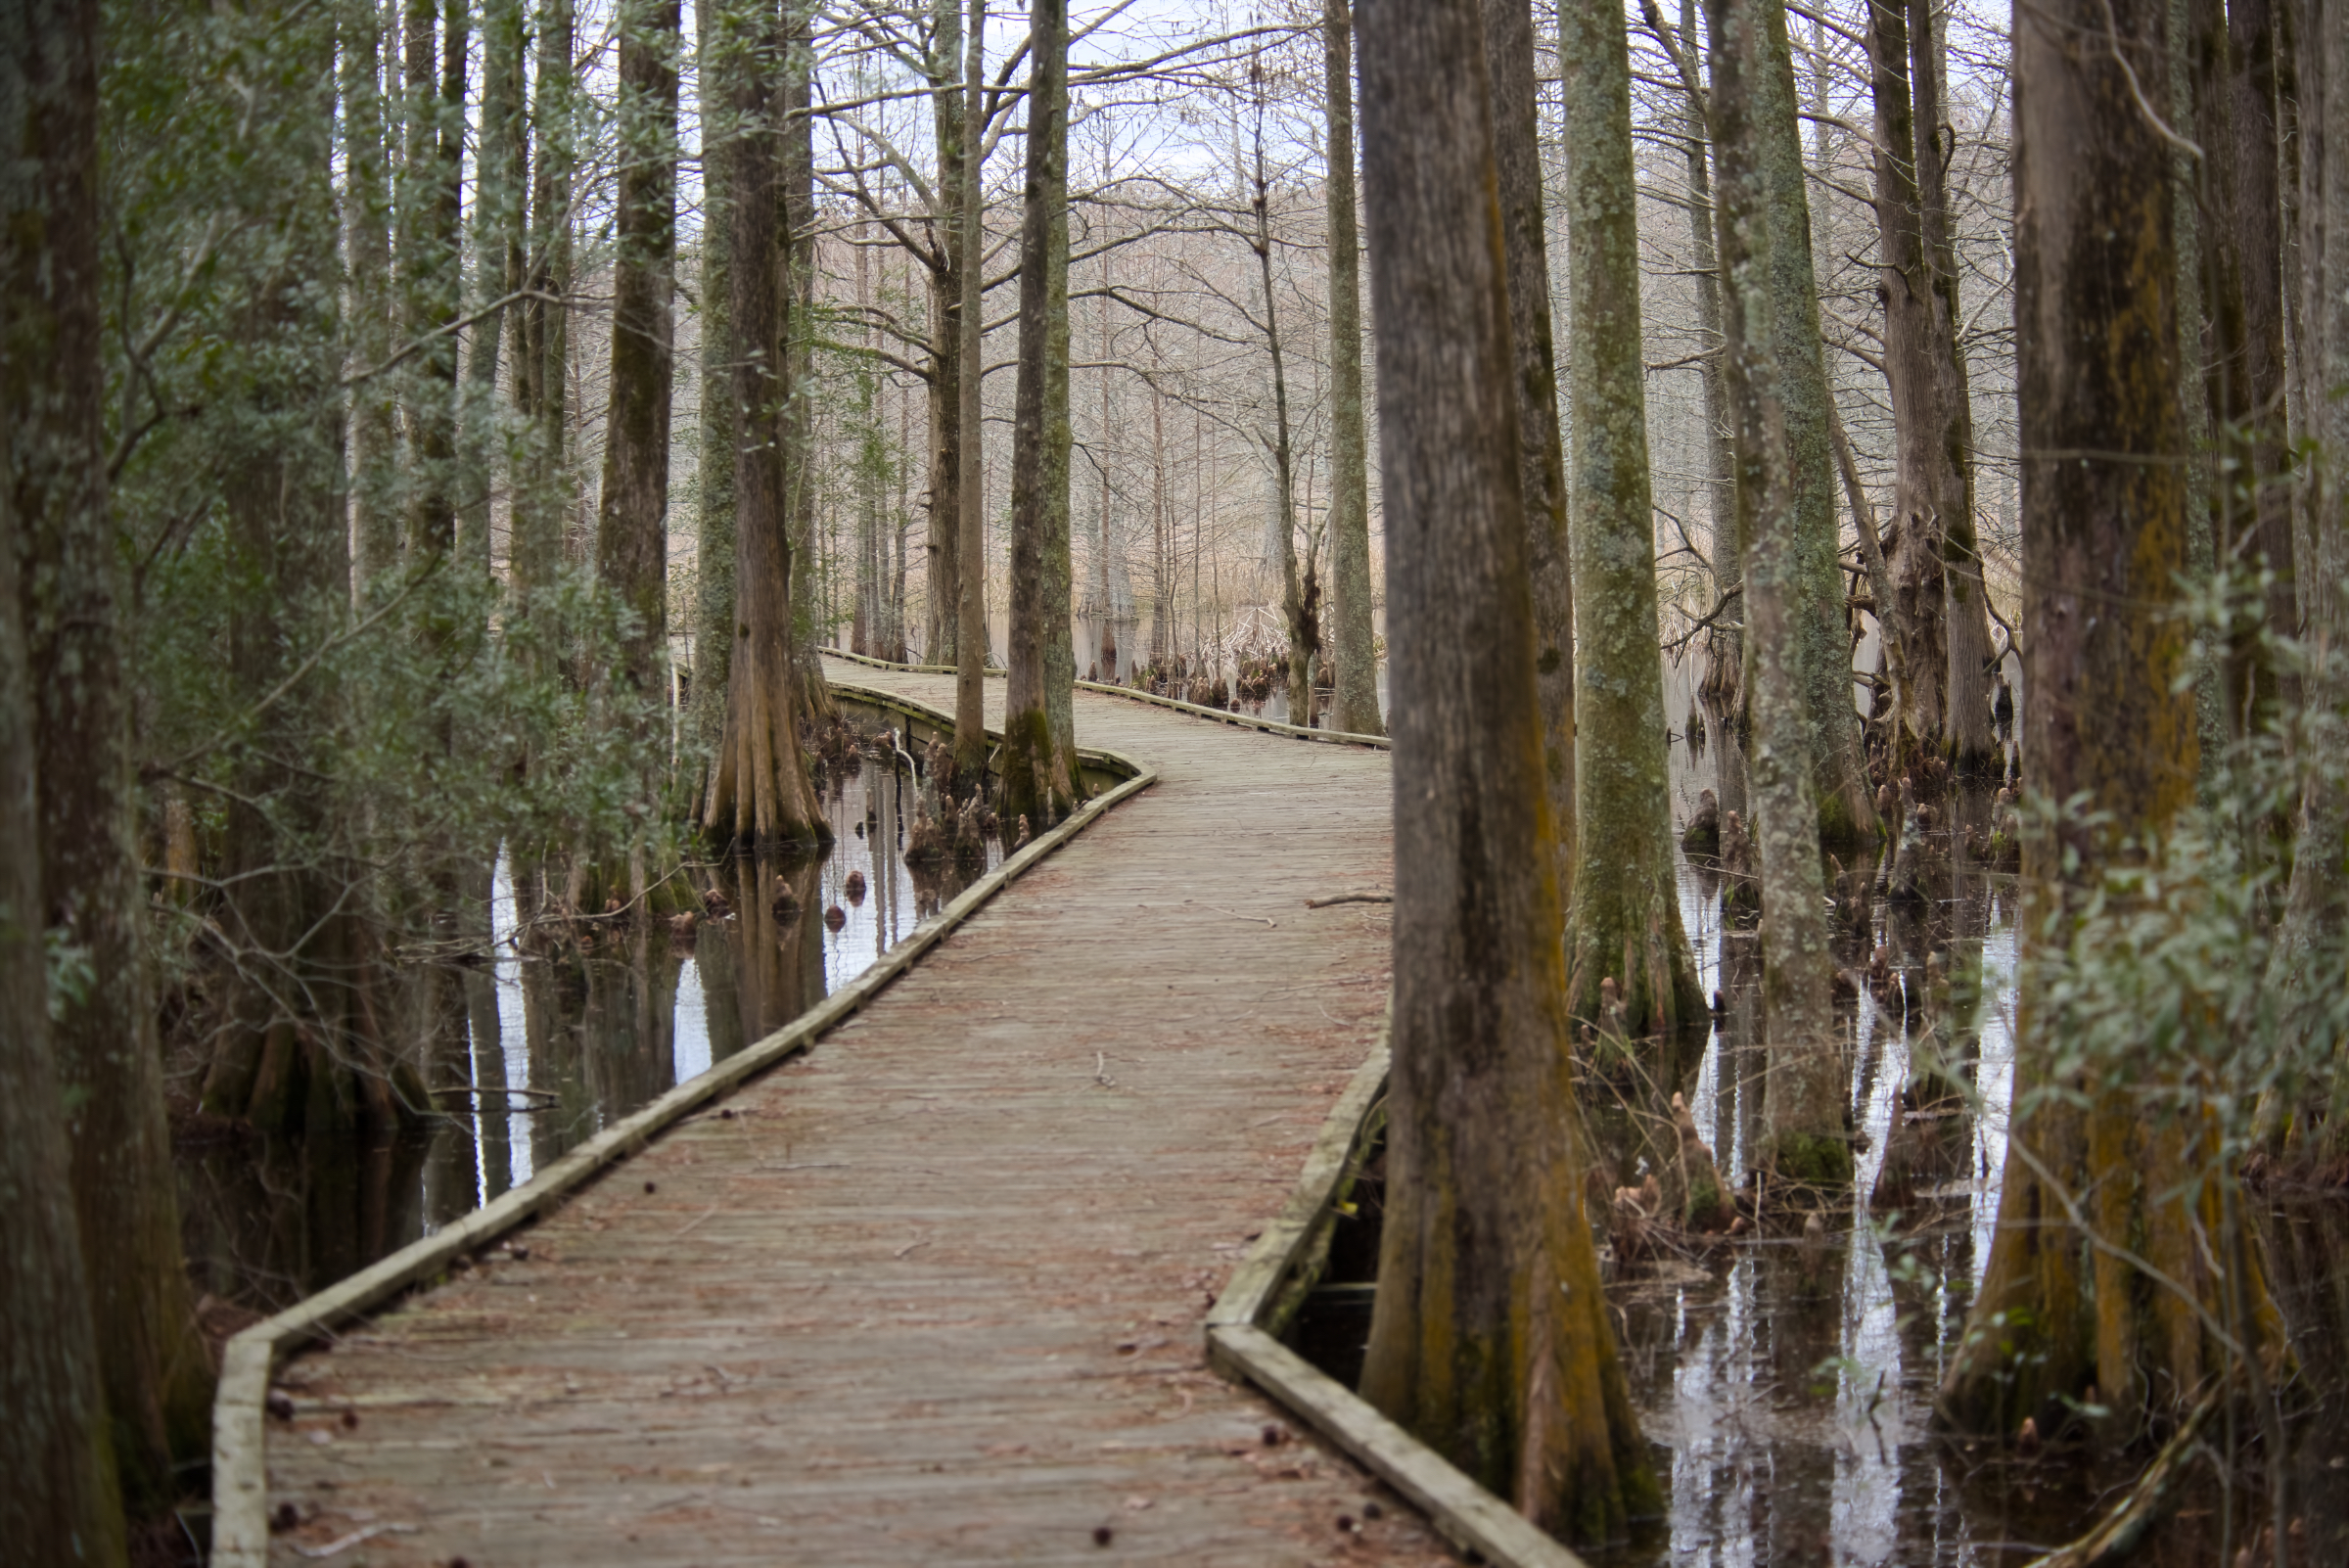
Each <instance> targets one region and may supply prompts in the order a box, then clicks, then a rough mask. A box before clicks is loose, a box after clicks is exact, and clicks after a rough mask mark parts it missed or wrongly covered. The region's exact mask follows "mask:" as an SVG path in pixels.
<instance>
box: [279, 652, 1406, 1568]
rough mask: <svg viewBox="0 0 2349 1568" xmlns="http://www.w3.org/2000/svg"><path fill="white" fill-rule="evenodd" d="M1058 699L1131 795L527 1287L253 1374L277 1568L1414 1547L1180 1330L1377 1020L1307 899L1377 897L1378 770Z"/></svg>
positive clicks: (584, 1212) (600, 1194) (1364, 987)
mask: <svg viewBox="0 0 2349 1568" xmlns="http://www.w3.org/2000/svg"><path fill="white" fill-rule="evenodd" d="M834 672H835V673H836V674H838V675H839V676H840V677H841V678H843V679H845V680H850V681H853V682H856V683H858V684H863V685H868V686H872V687H876V688H881V689H885V690H889V691H892V692H894V693H897V694H898V695H900V696H903V697H906V698H909V699H912V700H916V701H920V702H924V703H927V704H930V705H932V706H935V707H946V706H950V702H951V682H950V680H949V679H948V678H946V677H943V676H938V675H933V674H920V673H912V672H900V671H889V670H880V669H869V668H860V667H852V666H848V665H845V664H843V665H839V666H837V667H835V670H834ZM999 695H1000V687H999V686H997V687H995V688H993V689H992V690H990V699H994V700H999ZM1077 701H1078V724H1079V730H1080V735H1081V738H1082V740H1084V741H1085V742H1086V743H1087V744H1089V745H1097V746H1101V747H1105V748H1107V749H1109V750H1112V751H1115V752H1118V753H1121V754H1123V755H1125V756H1127V757H1130V758H1133V759H1135V760H1136V761H1139V762H1141V763H1143V764H1144V765H1146V766H1148V767H1149V768H1151V769H1153V770H1154V771H1155V772H1156V774H1157V775H1158V777H1157V782H1156V784H1155V785H1154V787H1152V788H1151V789H1149V790H1148V791H1147V792H1145V793H1142V794H1140V795H1138V796H1137V797H1135V798H1134V799H1133V800H1131V801H1129V802H1128V803H1127V804H1126V805H1124V806H1122V807H1119V808H1118V809H1117V810H1115V811H1114V812H1111V813H1110V814H1108V815H1107V816H1105V817H1103V818H1102V819H1101V820H1100V821H1099V822H1098V823H1096V824H1095V825H1094V826H1093V827H1092V828H1091V829H1090V830H1089V831H1088V832H1086V833H1085V834H1084V835H1083V836H1082V837H1081V838H1078V839H1076V840H1075V841H1073V842H1072V843H1070V844H1069V845H1067V846H1066V847H1065V848H1063V849H1062V850H1060V851H1059V853H1056V854H1055V855H1054V856H1052V857H1051V858H1050V859H1048V860H1046V861H1043V862H1042V863H1040V864H1039V865H1037V866H1036V867H1035V868H1034V869H1032V870H1030V871H1029V872H1028V873H1027V875H1025V876H1024V877H1022V878H1021V879H1020V880H1019V881H1017V882H1015V883H1013V884H1011V885H1010V886H1009V887H1007V888H1005V889H1004V890H1003V891H1002V892H1001V893H1000V894H999V895H997V897H996V898H995V899H993V900H992V901H991V902H990V903H989V904H988V905H986V906H985V907H984V908H983V909H981V910H980V911H979V912H978V913H976V914H975V915H973V916H972V917H971V918H970V919H969V920H968V921H967V922H966V923H965V924H963V925H962V926H960V927H959V928H957V929H956V930H955V931H953V932H952V933H950V934H949V935H947V936H945V937H944V939H942V940H941V941H939V942H938V943H937V944H936V945H935V946H933V947H932V948H931V949H930V950H929V951H928V952H927V953H925V954H924V955H923V957H922V958H921V960H920V962H919V963H917V964H915V965H914V966H912V967H911V968H910V969H909V970H907V971H906V972H905V973H904V974H903V975H901V976H900V977H898V979H896V980H895V981H893V982H892V983H891V984H890V985H889V987H888V988H887V989H886V991H884V992H881V993H880V994H879V995H877V996H876V997H874V998H873V999H872V1000H871V1001H869V1002H868V1003H867V1004H866V1005H865V1006H864V1007H863V1008H862V1009H861V1010H859V1011H858V1012H857V1013H856V1014H855V1015H854V1016H853V1017H852V1018H850V1019H849V1020H848V1021H846V1022H845V1023H843V1024H841V1025H839V1026H838V1027H837V1028H835V1029H833V1030H832V1031H831V1032H830V1033H829V1034H827V1035H825V1036H824V1037H823V1038H822V1039H821V1041H820V1042H818V1043H817V1044H816V1045H815V1046H814V1047H813V1048H811V1049H809V1050H808V1051H806V1053H804V1054H802V1055H800V1056H798V1057H796V1058H794V1059H793V1060H792V1061H791V1062H789V1063H788V1064H786V1065H784V1066H781V1067H778V1068H776V1069H774V1070H772V1071H770V1072H768V1073H766V1074H765V1075H763V1076H761V1077H759V1078H757V1079H755V1080H754V1081H752V1082H750V1083H748V1084H744V1085H742V1086H741V1087H739V1088H737V1089H735V1090H734V1091H733V1092H732V1093H731V1094H730V1095H729V1096H728V1097H726V1098H725V1099H724V1101H723V1102H722V1104H713V1105H711V1106H708V1107H707V1108H705V1109H703V1110H701V1111H700V1112H698V1113H697V1114H695V1115H693V1116H691V1117H690V1118H688V1119H686V1120H685V1121H683V1122H682V1123H680V1124H679V1125H677V1126H676V1127H674V1128H673V1129H671V1130H669V1131H668V1132H667V1133H666V1134H664V1135H662V1136H660V1137H659V1138H658V1139H657V1140H656V1141H654V1142H653V1143H652V1144H651V1145H650V1146H649V1147H648V1148H646V1149H645V1150H644V1151H643V1152H642V1153H640V1154H638V1155H636V1156H635V1157H634V1158H632V1159H630V1160H629V1161H628V1162H627V1163H626V1164H625V1165H624V1166H622V1167H620V1168H619V1169H618V1170H616V1171H614V1172H612V1173H609V1174H607V1175H606V1176H604V1177H603V1178H602V1179H600V1180H599V1181H597V1182H596V1183H594V1184H593V1185H591V1186H588V1187H587V1188H585V1189H584V1190H583V1191H581V1192H580V1193H579V1194H578V1195H577V1196H576V1198H575V1199H573V1200H572V1201H571V1202H569V1203H568V1204H566V1205H565V1206H563V1207H562V1208H560V1209H559V1210H557V1211H556V1212H554V1213H552V1214H550V1215H548V1216H547V1217H546V1218H544V1219H543V1220H541V1221H540V1222H538V1223H537V1224H536V1225H535V1226H534V1227H533V1228H532V1229H531V1230H530V1232H528V1234H527V1236H526V1237H524V1238H523V1239H525V1240H527V1242H528V1243H529V1256H528V1258H527V1260H520V1261H517V1260H512V1259H510V1258H509V1259H505V1260H502V1261H497V1262H494V1263H491V1264H490V1265H489V1266H488V1267H486V1268H477V1269H474V1270H472V1271H470V1272H468V1273H465V1274H461V1275H459V1276H457V1277H455V1278H454V1279H452V1280H450V1281H449V1282H447V1283H444V1284H441V1285H439V1286H438V1287H437V1288H434V1289H431V1290H428V1291H424V1292H422V1293H420V1294H418V1295H415V1296H412V1297H410V1298H408V1299H407V1300H405V1301H404V1302H402V1303H401V1304H400V1305H398V1306H397V1307H396V1308H394V1309H392V1310H391V1311H389V1312H387V1313H386V1314H383V1315H382V1316H380V1317H377V1318H375V1319H372V1320H370V1321H367V1322H365V1323H363V1324H361V1325H359V1327H358V1328H357V1329H355V1330H354V1331H352V1332H350V1333H348V1334H346V1335H345V1337H344V1338H342V1339H341V1340H340V1341H339V1342H337V1343H335V1344H334V1345H332V1346H331V1347H324V1348H320V1349H317V1350H314V1351H311V1352H309V1353H306V1354H303V1355H300V1356H298V1357H296V1358H295V1359H294V1360H292V1361H291V1362H290V1363H289V1364H287V1365H286V1366H285V1367H284V1368H282V1369H281V1371H280V1373H279V1380H278V1387H279V1389H280V1390H281V1391H282V1393H283V1394H284V1395H285V1396H286V1400H285V1401H280V1402H279V1403H278V1408H279V1409H280V1410H281V1411H282V1410H286V1409H288V1408H289V1405H288V1403H287V1402H286V1401H290V1410H291V1415H290V1418H273V1419H271V1420H269V1421H268V1422H267V1423H266V1435H265V1438H264V1440H263V1441H264V1442H265V1448H266V1458H267V1471H268V1487H269V1494H268V1495H269V1499H270V1503H271V1506H272V1507H273V1508H275V1509H278V1510H281V1511H282V1510H284V1509H287V1508H291V1509H292V1510H293V1511H292V1513H291V1515H288V1516H287V1517H290V1518H291V1519H293V1520H294V1521H295V1523H294V1527H293V1528H292V1529H290V1530H288V1531H286V1532H285V1533H283V1534H281V1535H279V1536H278V1537H277V1538H276V1541H275V1543H274V1545H273V1549H272V1552H271V1555H272V1558H273V1560H281V1561H285V1562H299V1561H305V1560H311V1554H313V1553H315V1552H317V1551H319V1550H321V1549H322V1548H324V1547H327V1546H331V1545H336V1544H337V1543H339V1542H348V1543H349V1545H347V1546H345V1552H344V1554H343V1555H341V1556H340V1557H339V1558H338V1560H341V1561H345V1562H350V1561H360V1560H364V1561H368V1562H371V1563H379V1564H390V1563H441V1564H444V1563H448V1562H450V1561H452V1560H454V1559H456V1558H459V1557H462V1558H463V1559H464V1560H465V1561H466V1562H468V1563H469V1564H475V1565H489V1564H508V1563H559V1564H563V1565H566V1568H568V1565H572V1564H583V1563H591V1562H629V1563H721V1562H761V1563H809V1564H850V1563H875V1564H879V1563H900V1562H905V1563H911V1562H919V1563H950V1562H974V1563H976V1562H1022V1563H1030V1562H1034V1563H1043V1562H1057V1561H1063V1560H1083V1561H1088V1562H1093V1561H1111V1560H1125V1561H1157V1562H1184V1563H1234V1564H1256V1563H1265V1564H1276V1563H1309V1562H1331V1561H1348V1562H1422V1561H1427V1560H1429V1559H1431V1558H1436V1557H1440V1556H1441V1547H1440V1545H1439V1544H1438V1543H1437V1542H1436V1540H1435V1538H1434V1537H1433V1536H1432V1534H1431V1533H1430V1532H1429V1531H1428V1529H1427V1527H1426V1526H1425V1525H1424V1524H1423V1523H1422V1522H1421V1521H1420V1520H1419V1519H1418V1518H1417V1517H1416V1516H1415V1515H1412V1514H1411V1513H1409V1511H1408V1510H1405V1509H1402V1508H1398V1507H1397V1506H1396V1505H1395V1503H1394V1500H1393V1499H1392V1498H1391V1497H1388V1498H1387V1499H1385V1503H1384V1506H1383V1507H1382V1508H1380V1509H1378V1510H1376V1511H1375V1514H1373V1512H1372V1510H1368V1509H1366V1508H1365V1506H1364V1504H1365V1502H1366V1501H1372V1500H1377V1499H1376V1494H1375V1490H1374V1489H1373V1488H1372V1486H1371V1484H1370V1483H1369V1482H1368V1481H1367V1480H1366V1478H1365V1477H1364V1476H1363V1475H1362V1474H1361V1473H1360V1472H1359V1470H1357V1469H1355V1468H1354V1467H1353V1466H1352V1464H1351V1463H1350V1462H1349V1461H1347V1460H1345V1459H1344V1458H1342V1457H1340V1456H1337V1455H1336V1454H1334V1453H1329V1452H1326V1451H1323V1450H1322V1449H1320V1448H1319V1447H1318V1446H1317V1445H1316V1444H1315V1443H1314V1442H1313V1441H1312V1440H1311V1439H1309V1438H1306V1437H1303V1436H1301V1435H1299V1434H1297V1433H1296V1432H1295V1431H1294V1430H1293V1429H1292V1428H1290V1426H1289V1425H1288V1423H1287V1422H1286V1421H1285V1419H1284V1418H1283V1417H1282V1416H1281V1415H1280V1413H1279V1412H1278V1411H1277V1409H1276V1408H1275V1407H1272V1406H1270V1405H1268V1404H1267V1403H1266V1402H1265V1401H1264V1400H1263V1399H1261V1398H1260V1397H1258V1396H1256V1395H1254V1394H1252V1393H1250V1392H1249V1391H1247V1390H1245V1389H1243V1388H1240V1387H1236V1386H1234V1385H1232V1384H1229V1383H1226V1382H1224V1381H1223V1380H1221V1379H1220V1378H1218V1377H1217V1376H1215V1374H1214V1373H1213V1372H1212V1371H1211V1370H1210V1369H1209V1368H1208V1367H1207V1365H1206V1362H1205V1359H1204V1355H1203V1338H1202V1333H1201V1327H1202V1324H1203V1322H1204V1320H1205V1316H1206V1314H1207V1311H1208V1309H1209V1307H1210V1306H1211V1304H1212V1303H1213V1301H1214V1299H1215V1297H1216V1294H1217V1293H1218V1292H1219V1291H1220V1290H1221V1287H1222V1286H1223V1284H1224V1282H1225V1280H1226V1279H1227V1278H1228V1276H1229V1275H1230V1273H1231V1271H1232V1269H1233V1268H1234V1266H1235V1265H1236V1264H1237V1263H1238V1261H1239V1260H1240V1259H1241V1258H1242V1257H1243V1256H1244V1255H1245V1254H1246V1252H1247V1249H1248V1247H1249V1244H1250V1242H1251V1240H1252V1239H1253V1237H1254V1235H1255V1234H1256V1233H1257V1232H1259V1231H1261V1230H1262V1229H1263V1228H1264V1226H1265V1225H1266V1223H1267V1221H1268V1220H1269V1219H1270V1217H1272V1216H1273V1215H1275V1214H1277V1213H1278V1212H1279V1211H1280V1209H1281V1207H1282V1205H1283V1203H1284V1202H1285V1201H1286V1199H1287V1198H1288V1195H1289V1191H1290V1188H1291V1185H1292V1184H1293V1182H1294V1181H1295V1179H1296V1176H1297V1173H1298V1170H1299V1168H1300V1166H1301V1164H1302V1162H1303V1161H1304V1158H1305V1156H1306V1154H1307V1152H1308V1151H1309V1150H1310V1149H1311V1148H1312V1146H1313V1143H1314V1140H1315V1137H1316V1134H1317V1133H1318V1132H1319V1130H1320V1126H1321V1122H1322V1119H1323V1117H1324V1115H1325V1114H1326V1113H1327V1111H1328V1110H1329V1108H1330V1107H1331V1105H1332V1104H1333V1103H1334V1102H1335V1101H1336V1100H1337V1098H1338V1096H1339V1095H1340V1094H1341V1093H1342V1092H1343V1091H1344V1089H1345V1087H1346V1085H1347V1083H1348V1081H1349V1078H1350V1077H1351V1075H1352V1073H1353V1071H1354V1070H1355V1068H1356V1067H1357V1066H1359V1063H1360V1062H1361V1060H1362V1058H1363V1055H1364V1053H1365V1051H1366V1050H1367V1049H1368V1047H1369V1044H1370V1041H1371V1040H1372V1038H1373V1037H1374V1035H1375V1032H1376V1028H1377V1024H1378V1020H1379V1016H1380V1013H1381V1010H1382V1008H1383V1005H1384V1001H1385V996H1386V992H1387V982H1388V954H1387V942H1388V938H1387V929H1386V922H1385V911H1384V910H1383V909H1380V908H1378V907H1376V906H1363V905H1341V906H1337V907H1333V908H1328V909H1320V910H1312V911H1309V910H1307V909H1306V908H1305V907H1304V905H1305V900H1306V899H1308V898H1312V897H1316V896H1320V895H1326V894H1329V893H1333V892H1337V891H1342V890H1344V889H1348V888H1356V887H1360V886H1364V885H1368V884H1376V883H1384V882H1385V881H1387V879H1388V878H1389V876H1390V875H1391V842H1392V841H1391V833H1390V825H1389V811H1390V808H1391V807H1390V798H1389V791H1388V776H1387V759H1386V755H1385V754H1384V753H1383V752H1380V751H1375V750H1370V749H1367V748H1357V747H1346V746H1322V745H1302V744H1299V743H1298V742H1297V741H1295V740H1293V739H1287V738H1282V737H1278V736H1274V735H1265V734H1257V733H1252V732H1247V731H1240V730H1234V729H1230V728H1226V727H1222V726H1219V725H1215V724H1212V723H1208V722H1205V721H1202V720H1200V719H1198V718H1196V717H1193V716H1189V715H1180V714H1176V713H1172V712H1167V711H1163V710H1159V709H1155V708H1151V707H1146V706H1143V705H1139V704H1134V703H1129V702H1126V701H1122V700H1120V699H1117V698H1114V697H1109V696H1105V695H1096V694H1090V693H1081V694H1080V695H1079V697H1078V699H1077ZM1267 1427H1270V1428H1272V1429H1273V1432H1274V1434H1275V1435H1276V1436H1278V1437H1279V1438H1280V1439H1281V1441H1278V1442H1277V1443H1274V1444H1271V1445H1267V1443H1266V1441H1265V1437H1266V1433H1267ZM1341 1520H1344V1521H1345V1524H1344V1526H1341V1523H1340V1521H1341ZM360 1536H364V1538H365V1539H363V1540H358V1541H353V1540H352V1538H353V1537H360Z"/></svg>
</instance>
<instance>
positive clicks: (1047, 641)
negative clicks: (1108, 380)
mask: <svg viewBox="0 0 2349 1568" xmlns="http://www.w3.org/2000/svg"><path fill="white" fill-rule="evenodd" d="M1028 45H1029V51H1030V54H1029V58H1030V61H1031V63H1032V64H1031V66H1030V71H1029V78H1028V171H1027V172H1028V178H1027V190H1026V195H1025V201H1024V202H1023V204H1022V210H1021V221H1020V357H1019V385H1018V388H1017V389H1016V391H1015V392H1014V394H1013V416H1012V434H1011V649H1010V655H1011V657H1010V661H1009V668H1008V669H1007V671H1006V674H1005V679H1004V694H1003V748H1002V764H1001V773H1002V780H1003V782H1002V794H1001V800H1000V804H999V807H998V809H999V811H1000V813H1001V815H1002V817H1003V819H1004V821H1006V822H1012V821H1014V820H1016V819H1017V818H1020V817H1026V818H1027V819H1028V822H1029V825H1030V827H1031V828H1032V829H1033V830H1034V831H1036V832H1038V833H1040V832H1042V831H1043V830H1044V829H1045V828H1046V827H1048V826H1049V825H1051V824H1052V823H1054V822H1057V821H1059V820H1060V819H1061V818H1062V817H1064V816H1066V815H1067V814H1068V813H1069V811H1070V810H1071V809H1073V808H1074V807H1075V805H1076V800H1077V780H1078V776H1079V775H1078V770H1077V757H1076V744H1075V736H1074V733H1073V722H1072V723H1071V725H1070V728H1071V734H1070V739H1069V743H1068V746H1067V747H1066V749H1064V748H1063V746H1062V745H1061V737H1060V733H1059V731H1060V727H1061V726H1059V725H1056V724H1055V722H1054V717H1055V715H1054V714H1053V712H1052V710H1053V708H1054V706H1055V705H1054V703H1053V701H1052V698H1053V693H1054V691H1055V689H1056V688H1057V690H1058V691H1059V693H1060V696H1061V701H1060V703H1059V705H1058V706H1059V707H1060V709H1061V711H1062V713H1063V714H1068V713H1069V712H1070V708H1071V704H1070V701H1069V694H1070V692H1071V689H1072V688H1071V685H1070V682H1071V681H1072V680H1073V679H1074V677H1075V675H1076V669H1075V664H1076V653H1075V650H1074V648H1073V647H1072V645H1071V643H1070V641H1069V443H1070V431H1069V219H1068V191H1069V110H1068V48H1069V16H1068V6H1067V0H1034V3H1033V4H1032V5H1031V6H1030V8H1029V21H1028ZM1055 654H1057V655H1059V657H1058V658H1057V659H1056V658H1055V657H1054V655H1055Z"/></svg>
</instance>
